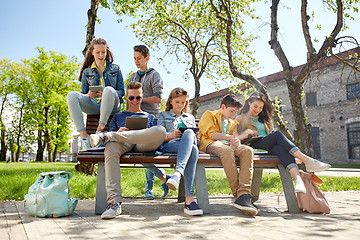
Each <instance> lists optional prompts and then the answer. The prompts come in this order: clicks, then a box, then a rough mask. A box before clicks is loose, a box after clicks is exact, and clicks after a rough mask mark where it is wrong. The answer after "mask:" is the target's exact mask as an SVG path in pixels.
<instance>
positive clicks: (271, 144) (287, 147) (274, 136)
mask: <svg viewBox="0 0 360 240" xmlns="http://www.w3.org/2000/svg"><path fill="white" fill-rule="evenodd" d="M250 146H251V147H252V148H258V149H264V150H266V151H268V152H269V153H270V154H272V155H276V156H278V157H279V159H280V161H281V163H282V165H283V166H284V167H285V168H286V169H287V170H288V171H289V170H290V169H291V168H293V167H297V165H296V162H295V157H294V156H293V155H292V154H293V153H294V152H296V151H298V150H299V149H298V148H297V147H296V146H295V145H294V144H293V143H292V142H291V141H290V140H289V139H287V138H286V137H285V135H284V134H283V133H282V132H280V131H275V132H272V133H270V134H269V135H266V136H264V137H263V138H261V139H259V140H257V141H255V142H253V143H251V144H250Z"/></svg>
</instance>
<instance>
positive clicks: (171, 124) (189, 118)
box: [158, 109, 196, 133]
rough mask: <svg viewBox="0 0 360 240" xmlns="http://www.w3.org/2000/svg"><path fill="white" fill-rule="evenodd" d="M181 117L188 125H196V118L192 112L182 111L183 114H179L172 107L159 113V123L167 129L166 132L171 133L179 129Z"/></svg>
mask: <svg viewBox="0 0 360 240" xmlns="http://www.w3.org/2000/svg"><path fill="white" fill-rule="evenodd" d="M180 119H181V120H182V121H183V123H184V124H185V125H186V126H187V127H196V124H195V118H194V116H193V115H192V114H190V113H182V114H181V116H178V115H176V114H175V113H174V111H173V110H172V109H170V111H164V112H161V113H160V114H159V119H158V125H160V126H163V127H164V128H165V129H166V132H168V133H171V132H173V131H174V130H175V129H177V125H178V123H179V122H180Z"/></svg>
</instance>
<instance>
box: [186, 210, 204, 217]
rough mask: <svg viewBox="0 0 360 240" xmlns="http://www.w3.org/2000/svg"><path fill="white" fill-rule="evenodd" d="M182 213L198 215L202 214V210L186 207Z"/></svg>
mask: <svg viewBox="0 0 360 240" xmlns="http://www.w3.org/2000/svg"><path fill="white" fill-rule="evenodd" d="M184 213H185V214H187V215H190V216H199V215H203V214H204V212H203V210H202V209H198V210H188V209H184Z"/></svg>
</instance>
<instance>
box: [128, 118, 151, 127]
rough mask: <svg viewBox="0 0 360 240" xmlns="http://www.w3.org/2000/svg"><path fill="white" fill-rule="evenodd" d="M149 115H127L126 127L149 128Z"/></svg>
mask: <svg viewBox="0 0 360 240" xmlns="http://www.w3.org/2000/svg"><path fill="white" fill-rule="evenodd" d="M147 123H148V118H147V117H127V118H126V119H125V127H127V128H128V129H129V130H140V129H145V128H147Z"/></svg>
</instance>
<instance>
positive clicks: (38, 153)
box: [35, 130, 44, 161]
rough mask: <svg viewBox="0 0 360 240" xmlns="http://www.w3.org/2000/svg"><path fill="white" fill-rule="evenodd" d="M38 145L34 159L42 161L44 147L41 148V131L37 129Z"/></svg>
mask: <svg viewBox="0 0 360 240" xmlns="http://www.w3.org/2000/svg"><path fill="white" fill-rule="evenodd" d="M37 142H38V144H37V145H38V147H37V151H36V160H35V161H43V160H44V148H43V141H42V131H41V130H38V139H37Z"/></svg>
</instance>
